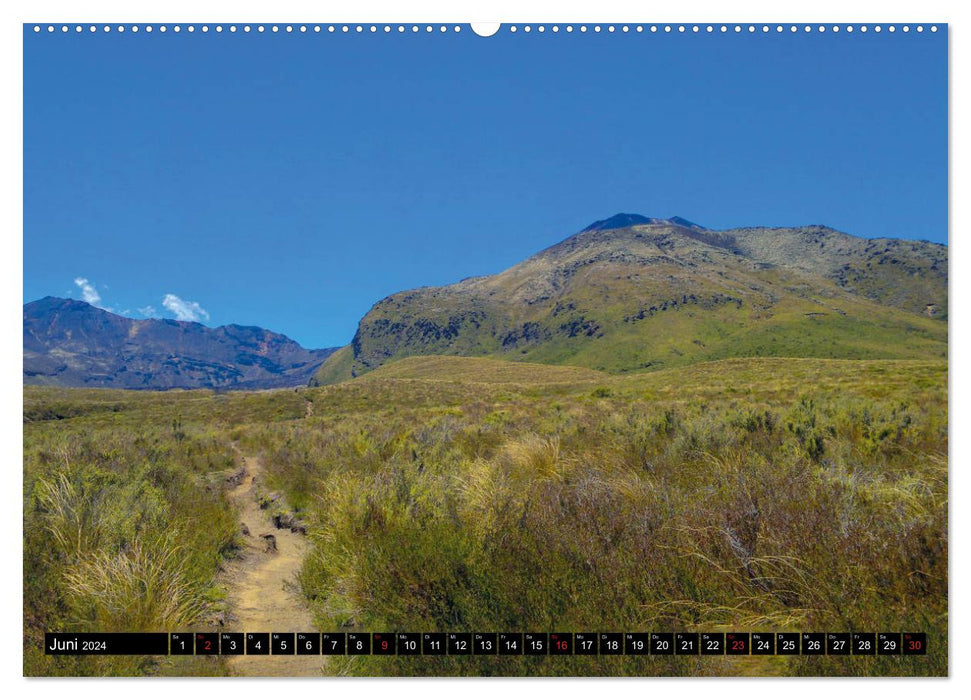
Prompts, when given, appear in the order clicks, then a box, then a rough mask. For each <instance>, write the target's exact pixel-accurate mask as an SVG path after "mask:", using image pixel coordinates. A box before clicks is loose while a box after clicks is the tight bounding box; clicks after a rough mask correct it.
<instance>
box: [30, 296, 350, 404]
mask: <svg viewBox="0 0 971 700" xmlns="http://www.w3.org/2000/svg"><path fill="white" fill-rule="evenodd" d="M331 352H333V349H325V350H306V349H304V348H302V347H301V346H300V345H299V344H297V343H296V342H294V341H293V340H291V339H290V338H287V337H286V336H285V335H281V334H279V333H273V332H272V331H268V330H265V329H263V328H258V327H256V326H239V325H229V326H219V327H218V328H210V327H208V326H204V325H202V324H201V323H194V322H189V321H173V320H171V319H154V318H152V319H132V318H126V317H124V316H119V315H118V314H113V313H111V312H109V311H105V310H104V309H99V308H97V307H95V306H91V305H90V304H87V303H85V302H83V301H77V300H75V299H60V298H58V297H44V298H43V299H39V300H38V301H35V302H31V303H29V304H24V383H25V384H44V385H52V386H96V387H112V388H117V389H172V388H180V389H198V388H212V389H268V388H272V387H285V386H299V385H302V384H305V383H306V382H307V380H308V379H309V378H310V376H311V375H313V373H314V372H315V371H316V370H317V368H318V367H319V366H320V365H321V363H322V362H323V361H324V360H325V359H327V357H328V356H329V355H330V354H331Z"/></svg>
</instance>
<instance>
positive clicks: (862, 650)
mask: <svg viewBox="0 0 971 700" xmlns="http://www.w3.org/2000/svg"><path fill="white" fill-rule="evenodd" d="M44 653H46V654H49V655H52V656H56V655H62V656H80V655H98V654H104V655H108V654H125V655H169V654H173V655H190V656H191V655H195V656H205V655H213V656H215V655H225V656H229V655H244V654H245V655H249V656H253V655H260V656H292V655H294V654H300V655H308V654H310V655H315V656H316V655H319V654H325V655H338V656H346V655H353V656H446V657H456V658H457V657H474V656H496V655H499V656H541V657H546V656H574V655H576V656H584V655H586V656H598V655H599V656H622V655H623V656H629V655H635V656H648V655H650V656H661V655H670V654H676V655H702V656H757V655H795V656H799V655H803V656H859V657H865V656H869V657H876V656H883V655H888V654H889V655H902V656H912V655H925V654H927V635H926V633H923V632H576V633H573V632H500V633H496V632H448V633H445V632H322V633H321V632H246V633H243V632H222V633H213V632H172V633H166V632H153V633H95V632H89V633H73V632H48V633H47V634H45V635H44Z"/></svg>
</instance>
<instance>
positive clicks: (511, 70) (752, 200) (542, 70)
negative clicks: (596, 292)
mask: <svg viewBox="0 0 971 700" xmlns="http://www.w3.org/2000/svg"><path fill="white" fill-rule="evenodd" d="M946 61H947V41H946V32H945V31H939V32H937V33H934V34H932V33H930V32H924V33H922V34H917V33H914V32H911V33H909V34H903V33H901V32H897V33H895V34H890V33H887V32H883V33H881V34H875V33H873V32H872V31H871V32H869V33H867V34H865V35H864V34H860V33H859V32H856V33H854V34H847V33H845V32H841V33H839V34H833V33H832V32H827V33H826V34H823V35H820V34H817V33H815V32H814V33H812V34H804V33H802V32H800V33H798V34H795V35H793V34H790V33H789V32H785V33H783V34H776V33H775V32H771V33H769V34H767V35H765V34H762V33H761V32H759V33H757V34H755V35H749V34H747V33H743V34H741V35H738V34H734V33H732V32H729V33H728V34H727V35H721V34H718V33H716V34H714V35H708V34H704V33H702V34H699V35H694V34H690V33H689V34H677V33H673V34H670V35H667V34H664V33H659V34H647V33H645V34H635V33H631V34H627V35H622V34H619V33H616V34H609V35H608V34H606V33H602V34H599V35H596V34H593V33H592V32H588V33H586V34H583V35H581V34H579V33H577V32H574V33H573V34H570V35H567V34H565V33H563V32H561V33H559V34H556V35H554V34H552V33H549V32H547V33H545V34H542V35H540V34H537V33H535V32H534V33H532V34H530V35H525V34H523V33H522V32H521V31H520V32H518V33H516V34H509V33H507V32H505V31H503V32H500V33H499V34H498V35H496V36H493V37H491V38H488V39H486V38H481V37H477V36H475V35H473V34H472V33H471V32H470V31H468V28H467V27H465V28H464V31H463V32H461V33H459V34H454V33H451V32H450V33H448V34H447V35H441V34H439V33H438V32H436V33H434V34H432V35H427V34H425V33H424V32H422V33H420V34H417V35H413V34H411V33H407V34H405V35H399V34H397V33H392V34H390V35H385V34H383V33H379V34H377V35H371V34H369V33H364V34H356V33H353V32H352V33H350V34H348V35H343V34H341V33H337V34H333V35H331V34H327V33H326V32H324V33H322V34H312V33H308V34H305V35H301V34H286V33H283V32H281V33H279V34H272V33H265V34H261V35H257V34H255V33H251V34H245V35H244V34H242V33H241V32H239V33H236V34H229V33H228V32H224V33H222V34H216V33H214V32H209V33H208V34H205V35H203V34H202V33H200V32H196V33H195V34H192V35H190V34H188V33H186V32H182V33H181V34H178V35H176V34H174V33H172V32H171V31H169V32H167V33H166V34H161V33H158V32H157V31H156V32H153V33H152V34H145V33H144V32H141V33H139V34H131V33H130V32H128V33H125V34H122V35H119V34H118V33H117V32H112V33H110V34H104V33H101V32H98V33H96V34H90V33H88V32H84V33H83V34H81V35H76V34H75V33H74V32H73V31H72V32H70V33H68V34H61V33H60V32H57V33H55V34H53V35H50V34H48V33H46V32H43V33H41V34H39V35H37V34H34V33H33V31H31V30H30V29H28V28H25V36H24V299H25V301H29V300H33V299H37V298H39V297H43V296H46V295H54V296H73V297H75V298H84V297H85V296H87V297H88V298H90V299H94V298H95V297H97V298H98V301H97V303H98V304H99V305H101V306H103V307H106V308H111V309H113V310H115V311H116V312H128V315H132V316H136V317H139V316H141V315H144V314H146V313H147V314H149V315H154V316H159V317H170V318H175V317H181V318H192V317H195V318H199V319H200V320H202V321H203V322H205V323H207V324H209V325H220V324H224V323H241V324H248V325H259V326H263V327H266V328H270V329H272V330H275V331H278V332H282V333H285V334H287V335H289V336H290V337H292V338H294V339H295V340H297V341H299V342H300V343H302V344H303V345H305V346H307V347H326V346H333V345H343V344H345V343H347V342H348V341H349V340H350V339H351V337H352V335H353V334H354V331H355V330H356V327H357V322H358V320H359V319H360V318H361V316H363V315H364V314H365V313H366V312H367V310H368V309H369V308H370V307H371V305H372V304H373V303H375V302H376V301H378V300H379V299H381V298H382V297H384V296H386V295H388V294H391V293H394V292H396V291H400V290H403V289H408V288H412V287H416V286H422V285H434V284H446V283H449V282H453V281H456V280H458V279H461V278H463V277H468V276H470V275H480V274H488V273H492V272H498V271H500V270H502V269H505V268H506V267H509V266H510V265H513V264H515V263H516V262H518V261H520V260H522V259H523V258H525V257H527V256H529V255H531V254H532V253H534V252H536V251H538V250H540V249H542V248H544V247H546V246H548V245H551V244H553V243H555V242H557V241H559V240H561V239H563V238H566V237H567V236H569V235H571V234H572V233H575V232H576V231H578V230H579V229H581V228H583V227H584V226H586V225H587V224H589V223H590V222H592V221H594V220H596V219H602V218H605V217H607V216H610V215H612V214H614V213H616V212H619V211H626V212H637V213H641V214H645V215H648V216H659V217H667V216H673V215H680V216H684V217H686V218H688V219H691V220H692V221H695V222H698V223H700V224H702V225H705V226H708V227H710V228H729V227H733V226H743V225H770V226H786V225H799V224H813V223H820V224H827V225H830V226H833V227H835V228H838V229H841V230H844V231H847V232H849V233H853V234H856V235H861V236H868V237H877V236H891V237H903V238H921V239H927V240H931V241H936V242H941V243H946V242H947V73H946V70H947V68H946V66H947V62H946ZM193 304H194V305H195V306H193ZM139 309H142V311H141V312H140V311H139Z"/></svg>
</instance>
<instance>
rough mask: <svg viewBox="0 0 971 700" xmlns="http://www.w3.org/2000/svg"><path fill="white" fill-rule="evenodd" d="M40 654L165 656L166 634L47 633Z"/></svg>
mask: <svg viewBox="0 0 971 700" xmlns="http://www.w3.org/2000/svg"><path fill="white" fill-rule="evenodd" d="M44 653H45V654H50V655H51V656H89V655H90V656H97V655H114V654H125V655H131V654H135V655H142V654H149V655H162V654H165V655H167V654H168V653H169V635H168V634H167V633H165V632H158V633H156V632H149V633H129V632H104V633H102V632H48V633H46V634H45V635H44Z"/></svg>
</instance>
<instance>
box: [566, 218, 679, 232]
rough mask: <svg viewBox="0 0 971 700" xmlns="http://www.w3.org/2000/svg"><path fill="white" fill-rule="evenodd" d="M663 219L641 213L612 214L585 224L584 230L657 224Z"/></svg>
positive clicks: (605, 229)
mask: <svg viewBox="0 0 971 700" xmlns="http://www.w3.org/2000/svg"><path fill="white" fill-rule="evenodd" d="M662 221H663V219H652V218H650V217H647V216H642V215H641V214H614V215H613V216H611V217H610V218H607V219H601V220H600V221H594V222H593V223H592V224H590V225H589V226H587V227H586V228H585V229H583V230H584V231H607V230H609V229H614V228H627V227H628V226H641V225H643V224H658V223H661V222H662Z"/></svg>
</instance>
